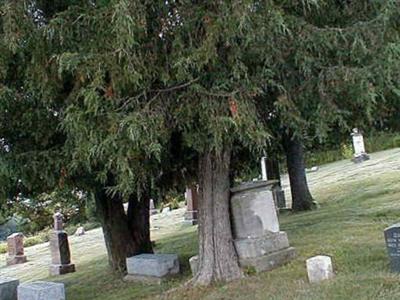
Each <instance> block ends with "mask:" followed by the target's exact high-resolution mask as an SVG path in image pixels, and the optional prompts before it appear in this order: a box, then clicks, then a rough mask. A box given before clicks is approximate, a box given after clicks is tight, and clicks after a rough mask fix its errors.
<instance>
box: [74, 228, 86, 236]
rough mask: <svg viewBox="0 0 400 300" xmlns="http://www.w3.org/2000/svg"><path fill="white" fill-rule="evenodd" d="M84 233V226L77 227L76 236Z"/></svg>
mask: <svg viewBox="0 0 400 300" xmlns="http://www.w3.org/2000/svg"><path fill="white" fill-rule="evenodd" d="M82 235H85V228H84V227H83V226H80V227H78V228H77V229H76V231H75V236H82Z"/></svg>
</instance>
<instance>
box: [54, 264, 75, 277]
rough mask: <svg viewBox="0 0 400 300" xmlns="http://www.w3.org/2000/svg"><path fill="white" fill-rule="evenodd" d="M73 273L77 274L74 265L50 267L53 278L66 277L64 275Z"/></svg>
mask: <svg viewBox="0 0 400 300" xmlns="http://www.w3.org/2000/svg"><path fill="white" fill-rule="evenodd" d="M73 272H75V265H74V264H68V265H51V266H50V267H49V273H50V275H51V276H57V275H64V274H68V273H73Z"/></svg>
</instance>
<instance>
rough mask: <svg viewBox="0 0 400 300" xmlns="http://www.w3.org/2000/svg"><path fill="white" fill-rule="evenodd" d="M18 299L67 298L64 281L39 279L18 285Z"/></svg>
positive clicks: (54, 299)
mask: <svg viewBox="0 0 400 300" xmlns="http://www.w3.org/2000/svg"><path fill="white" fill-rule="evenodd" d="M18 300H65V288H64V284H63V283H55V282H45V281H37V282H30V283H23V284H21V285H20V286H19V287H18Z"/></svg>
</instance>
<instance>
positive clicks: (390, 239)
mask: <svg viewBox="0 0 400 300" xmlns="http://www.w3.org/2000/svg"><path fill="white" fill-rule="evenodd" d="M384 234H385V242H386V248H387V251H388V254H389V258H390V268H391V270H392V271H393V272H396V273H400V223H397V224H394V225H392V226H390V227H388V228H386V229H385V231H384Z"/></svg>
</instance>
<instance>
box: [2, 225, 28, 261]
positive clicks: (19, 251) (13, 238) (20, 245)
mask: <svg viewBox="0 0 400 300" xmlns="http://www.w3.org/2000/svg"><path fill="white" fill-rule="evenodd" d="M7 248H8V256H7V259H6V261H7V266H11V265H16V264H23V263H25V262H26V261H27V259H26V256H25V255H24V235H23V234H22V233H14V234H12V235H10V236H9V237H8V238H7Z"/></svg>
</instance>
